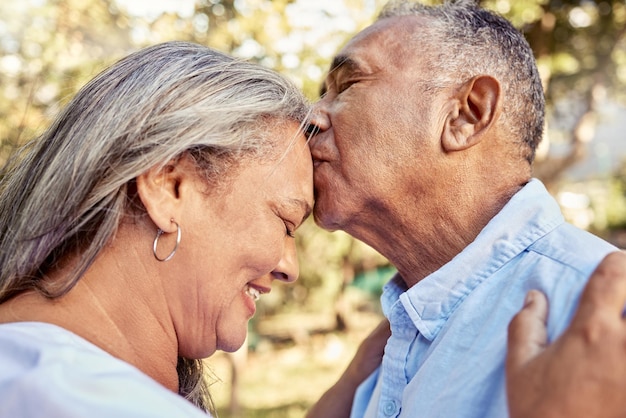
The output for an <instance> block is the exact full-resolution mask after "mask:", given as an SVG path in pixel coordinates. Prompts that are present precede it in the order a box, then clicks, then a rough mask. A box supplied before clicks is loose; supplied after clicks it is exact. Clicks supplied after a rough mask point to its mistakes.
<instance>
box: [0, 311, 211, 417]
mask: <svg viewBox="0 0 626 418" xmlns="http://www.w3.org/2000/svg"><path fill="white" fill-rule="evenodd" d="M0 416H11V417H16V418H20V417H23V418H27V417H38V416H46V417H84V416H89V417H105V416H106V417H110V416H129V417H130V416H132V417H144V416H145V417H172V416H185V417H194V416H198V417H205V418H206V415H205V414H204V413H203V412H202V411H200V410H199V409H197V408H196V407H194V406H193V405H191V403H189V402H188V401H186V400H184V399H183V398H181V397H180V396H179V395H177V394H175V393H173V392H171V391H170V390H168V389H166V388H165V387H163V386H161V385H160V384H159V383H157V382H155V381H154V380H153V379H151V378H150V377H148V376H147V375H145V374H143V373H142V372H141V371H139V370H138V369H136V368H135V367H133V366H131V365H130V364H127V363H125V362H123V361H121V360H119V359H117V358H115V357H113V356H111V355H109V354H108V353H106V352H105V351H103V350H101V349H99V348H98V347H95V346H93V345H92V344H91V343H89V342H88V341H86V340H84V339H82V338H80V337H78V336H76V335H74V334H73V333H71V332H69V331H67V330H65V329H63V328H60V327H57V326H55V325H50V324H44V323H35V322H25V323H12V324H1V325H0Z"/></svg>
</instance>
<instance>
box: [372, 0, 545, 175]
mask: <svg viewBox="0 0 626 418" xmlns="http://www.w3.org/2000/svg"><path fill="white" fill-rule="evenodd" d="M400 16H419V17H423V18H424V22H425V27H424V31H425V32H424V36H421V37H420V39H419V46H420V51H419V53H420V54H421V55H424V56H427V57H431V60H430V63H429V65H431V69H432V74H436V76H435V79H434V80H429V81H432V83H433V87H435V88H436V87H437V86H447V85H451V84H456V83H461V82H465V81H468V80H470V79H471V78H472V77H474V76H477V75H490V76H493V77H495V78H496V79H498V81H499V82H500V84H501V86H502V89H503V93H504V103H503V105H504V108H503V112H502V115H503V116H502V117H503V123H504V126H505V127H506V128H507V130H508V132H509V133H510V135H511V137H512V139H513V140H514V141H516V142H517V143H518V144H519V146H520V150H521V152H522V155H523V157H524V158H526V159H527V160H528V161H529V162H530V163H532V161H533V159H534V155H535V150H536V148H537V145H538V144H539V142H540V141H541V138H542V136H543V128H544V117H545V98H544V93H543V87H542V84H541V78H540V76H539V71H538V69H537V64H536V61H535V58H534V55H533V51H532V49H531V48H530V46H529V44H528V42H527V41H526V39H525V38H524V36H523V35H522V34H521V32H519V31H518V30H517V29H516V28H515V27H513V25H512V24H511V23H510V22H509V21H508V20H506V19H505V18H503V17H502V16H500V15H498V14H496V13H495V12H492V11H489V10H486V9H484V8H481V7H479V6H478V5H477V3H476V1H473V0H457V1H446V2H444V3H443V4H441V5H438V6H427V5H424V4H420V3H416V2H413V1H408V0H392V1H391V2H389V3H388V4H387V5H386V6H385V7H384V8H383V10H382V11H381V13H380V14H379V16H378V19H379V20H380V19H386V18H390V17H400ZM424 49H425V50H424Z"/></svg>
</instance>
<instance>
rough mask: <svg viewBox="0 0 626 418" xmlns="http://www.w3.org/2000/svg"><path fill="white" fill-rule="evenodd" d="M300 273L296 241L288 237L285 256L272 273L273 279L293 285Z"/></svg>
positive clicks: (284, 251)
mask: <svg viewBox="0 0 626 418" xmlns="http://www.w3.org/2000/svg"><path fill="white" fill-rule="evenodd" d="M299 273H300V266H299V265H298V254H297V251H296V241H295V240H294V239H293V238H291V237H287V238H286V243H285V248H284V250H283V255H282V257H281V259H280V261H279V262H278V265H277V266H276V268H275V269H274V271H272V277H273V278H274V279H276V280H280V281H283V282H287V283H293V282H295V281H296V280H297V279H298V274H299Z"/></svg>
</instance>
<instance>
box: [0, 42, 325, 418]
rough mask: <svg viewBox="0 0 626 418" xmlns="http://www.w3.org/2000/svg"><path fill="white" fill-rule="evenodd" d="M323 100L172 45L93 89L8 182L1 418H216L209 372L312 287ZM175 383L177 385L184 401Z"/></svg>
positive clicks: (3, 224)
mask: <svg viewBox="0 0 626 418" xmlns="http://www.w3.org/2000/svg"><path fill="white" fill-rule="evenodd" d="M308 111H309V108H308V104H307V102H306V101H305V99H304V98H303V96H302V95H301V93H300V92H299V91H298V90H297V88H295V87H294V86H293V85H292V84H290V83H289V82H287V81H286V80H285V79H284V78H282V77H281V76H279V75H277V74H276V73H275V72H273V71H270V70H268V69H264V68H263V67H261V66H258V65H254V64H251V63H246V62H242V61H238V60H235V59H234V58H231V57H229V56H226V55H223V54H221V53H218V52H216V51H214V50H211V49H208V48H205V47H202V46H199V45H195V44H188V43H181V42H172V43H165V44H161V45H157V46H154V47H150V48H147V49H144V50H141V51H139V52H137V53H134V54H132V55H130V56H128V57H126V58H125V59H122V60H121V61H119V62H118V63H116V64H115V65H113V66H111V67H110V68H108V69H106V70H105V71H104V72H102V73H101V74H100V75H98V76H97V77H96V78H95V79H94V80H92V81H91V82H90V83H88V84H87V85H86V86H85V87H84V88H83V89H82V90H81V91H80V92H79V93H78V94H77V95H76V97H75V98H74V99H73V100H72V101H71V103H69V105H68V106H67V107H66V108H65V110H64V111H63V112H62V113H61V114H60V115H59V116H58V118H57V119H56V120H55V121H54V123H53V124H52V126H51V127H50V128H49V129H48V130H47V131H46V132H45V133H44V134H43V135H42V136H41V137H39V138H38V139H37V140H36V141H34V142H33V143H31V144H29V145H28V146H27V147H25V148H24V149H22V150H21V152H20V153H19V155H18V156H16V157H15V158H13V159H12V160H11V161H10V163H9V164H8V165H7V166H6V167H5V170H4V172H3V173H2V180H1V194H0V260H1V261H0V265H1V266H2V269H1V271H0V415H2V416H11V417H34V416H46V417H56V416H58V417H61V416H62V417H79V416H80V417H84V416H89V417H95V416H102V417H104V416H106V417H112V416H133V417H139V416H146V417H148V416H149V417H169V418H171V417H182V416H186V417H192V416H205V417H206V414H204V413H203V412H202V411H201V410H200V409H198V408H196V407H194V406H193V405H192V403H190V402H187V401H185V400H184V399H183V398H182V397H180V396H177V395H176V393H179V394H181V395H183V396H184V397H187V398H188V399H189V400H191V401H192V402H193V403H195V404H196V405H197V406H199V407H200V408H201V409H205V410H207V409H208V408H209V405H208V403H207V401H206V397H205V396H204V395H205V394H206V393H205V391H206V386H205V385H204V384H203V380H202V378H201V376H202V374H201V372H202V371H201V369H200V367H199V366H200V364H201V363H200V361H199V360H197V359H201V358H204V357H207V356H210V355H211V354H212V353H214V352H215V351H216V350H225V351H233V350H236V349H237V348H239V347H240V346H241V345H242V344H243V342H244V339H245V336H246V332H247V323H248V320H249V319H250V318H251V317H252V315H254V313H255V301H256V300H257V299H258V298H259V296H260V295H262V294H265V293H268V292H269V291H270V290H271V287H272V283H273V281H274V280H279V281H284V282H292V281H294V280H296V278H297V276H298V262H297V258H296V248H295V243H294V239H293V234H294V231H295V230H296V229H297V228H298V226H299V225H300V224H301V223H302V221H303V220H304V219H305V218H306V217H307V216H308V214H309V212H310V210H311V205H312V204H313V191H312V190H313V188H312V174H313V168H312V162H311V157H310V153H309V150H308V147H307V144H306V138H305V136H304V134H303V130H302V127H303V123H304V121H305V119H306V117H307V115H308ZM168 389H169V390H168Z"/></svg>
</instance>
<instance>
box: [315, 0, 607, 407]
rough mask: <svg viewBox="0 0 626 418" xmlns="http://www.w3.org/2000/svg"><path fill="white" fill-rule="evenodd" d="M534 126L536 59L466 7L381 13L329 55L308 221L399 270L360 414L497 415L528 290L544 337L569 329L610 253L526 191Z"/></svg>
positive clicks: (537, 123) (490, 17) (536, 192)
mask: <svg viewBox="0 0 626 418" xmlns="http://www.w3.org/2000/svg"><path fill="white" fill-rule="evenodd" d="M543 122H544V98H543V91H542V88H541V82H540V79H539V74H538V72H537V68H536V64H535V61H534V58H533V54H532V51H531V49H530V47H529V46H528V44H527V42H526V41H525V40H524V38H523V36H522V35H521V34H520V33H519V32H518V31H516V30H515V29H514V28H513V27H512V26H511V24H510V23H509V22H507V21H506V20H505V19H503V18H501V17H499V16H497V15H495V14H493V13H491V12H488V11H486V10H484V9H481V8H478V7H477V6H475V5H474V4H473V2H471V1H457V2H455V3H446V4H444V5H442V6H438V7H427V6H423V5H418V4H413V3H411V4H408V3H394V4H391V5H388V7H386V8H385V9H384V10H383V12H382V13H381V15H380V17H379V19H378V20H377V21H376V22H375V23H374V24H373V25H372V26H370V27H368V28H366V29H365V30H363V31H362V32H361V33H359V34H357V35H356V36H355V37H354V38H353V39H352V40H351V41H350V42H348V44H347V45H346V46H345V47H344V48H343V49H342V50H341V51H340V52H339V54H338V55H337V56H336V57H335V59H334V61H333V63H332V66H331V68H330V71H329V73H328V76H327V78H326V80H325V83H324V95H323V97H322V98H321V100H320V101H319V103H318V104H317V106H316V109H315V114H314V117H313V119H312V124H313V125H314V126H315V127H317V130H318V132H317V134H316V135H313V136H312V138H311V143H310V145H311V152H312V155H313V159H314V167H315V192H316V203H315V210H314V215H315V218H316V221H317V222H318V224H319V225H320V226H322V227H324V228H327V229H330V230H337V229H341V230H344V231H346V232H348V233H350V234H352V235H353V236H354V237H356V238H358V239H360V240H363V241H364V242H366V243H367V244H369V245H371V246H372V247H373V248H375V249H377V250H378V251H379V252H380V253H381V254H383V255H384V256H386V257H387V258H388V259H389V260H390V261H391V262H392V263H393V264H394V265H395V266H396V267H397V269H398V275H397V276H396V277H394V278H393V279H392V280H391V281H390V282H389V283H388V284H387V286H386V287H385V290H384V294H383V296H382V304H383V310H384V312H385V315H386V316H387V318H388V319H389V322H390V323H391V331H392V334H391V337H390V338H389V340H388V341H387V345H386V347H385V354H384V356H383V360H382V365H381V366H380V367H379V368H378V369H377V371H376V372H375V373H373V374H372V375H371V376H369V378H367V379H366V380H365V381H364V382H363V383H362V384H361V385H360V387H359V389H358V390H357V392H356V395H355V397H354V403H353V405H352V416H353V417H359V418H362V417H398V416H399V417H417V416H421V417H429V418H432V417H477V418H478V417H480V418H485V417H503V416H506V415H507V402H506V391H505V373H504V369H505V367H504V365H505V355H506V348H507V326H508V324H509V321H510V320H511V318H512V317H513V316H514V315H515V314H516V312H517V311H518V309H519V308H520V307H521V306H522V304H523V301H524V297H525V295H526V293H527V291H528V290H530V289H535V288H536V289H539V290H541V291H542V292H543V293H545V294H546V295H547V298H548V300H549V303H550V306H551V309H550V314H549V317H548V318H547V335H548V338H550V339H553V338H555V337H556V336H558V335H559V334H561V333H562V332H563V330H564V329H565V328H566V326H567V324H568V323H569V322H570V319H571V318H572V316H573V310H574V308H575V306H576V302H577V300H578V298H579V297H580V294H581V292H582V289H583V287H584V285H585V282H586V279H587V277H588V276H589V275H590V274H591V273H592V271H593V270H594V269H595V268H596V266H597V265H598V263H599V262H600V261H601V260H602V259H603V258H604V256H605V255H606V254H608V253H610V252H612V251H615V247H613V246H612V245H610V244H608V243H606V242H604V241H602V240H600V239H599V238H597V237H595V236H593V235H591V234H589V233H587V232H584V231H582V230H579V229H576V228H575V227H573V226H571V225H569V224H567V223H566V222H565V221H564V219H563V217H562V215H561V213H560V210H559V206H558V204H557V203H556V202H555V201H554V200H553V199H552V197H551V196H550V194H549V193H548V192H547V191H546V189H545V188H544V186H543V185H542V184H541V182H540V181H538V180H536V179H532V175H531V166H532V161H533V157H534V154H535V148H536V146H537V144H538V143H539V141H540V139H541V137H542V129H543ZM333 416H343V413H342V412H339V410H337V413H336V414H333Z"/></svg>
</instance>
